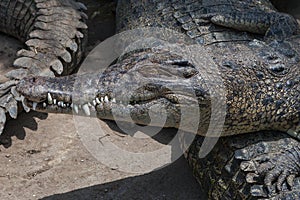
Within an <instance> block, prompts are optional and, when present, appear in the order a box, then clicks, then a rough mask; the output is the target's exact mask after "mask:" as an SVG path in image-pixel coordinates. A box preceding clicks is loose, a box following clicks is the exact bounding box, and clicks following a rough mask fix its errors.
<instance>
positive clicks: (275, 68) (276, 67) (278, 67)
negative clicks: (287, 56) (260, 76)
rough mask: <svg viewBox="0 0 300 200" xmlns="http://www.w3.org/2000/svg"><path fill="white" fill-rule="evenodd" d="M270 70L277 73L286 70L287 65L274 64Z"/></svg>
mask: <svg viewBox="0 0 300 200" xmlns="http://www.w3.org/2000/svg"><path fill="white" fill-rule="evenodd" d="M270 70H271V71H272V72H275V73H281V72H283V71H284V70H285V67H284V65H282V64H279V65H272V66H270Z"/></svg>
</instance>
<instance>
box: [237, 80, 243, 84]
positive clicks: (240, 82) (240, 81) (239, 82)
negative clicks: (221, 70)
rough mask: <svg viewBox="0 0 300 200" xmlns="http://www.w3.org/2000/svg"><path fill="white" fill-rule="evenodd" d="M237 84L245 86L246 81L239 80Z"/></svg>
mask: <svg viewBox="0 0 300 200" xmlns="http://www.w3.org/2000/svg"><path fill="white" fill-rule="evenodd" d="M237 82H238V84H240V85H244V84H245V81H244V80H241V79H238V80H237Z"/></svg>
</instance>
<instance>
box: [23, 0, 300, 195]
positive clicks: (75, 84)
mask: <svg viewBox="0 0 300 200" xmlns="http://www.w3.org/2000/svg"><path fill="white" fill-rule="evenodd" d="M242 13H246V14H242ZM117 18H118V23H117V27H118V30H119V31H122V30H129V29H134V28H138V27H141V26H142V27H153V26H154V27H163V28H169V29H172V30H175V31H180V32H183V33H185V34H186V35H187V36H188V37H189V38H190V43H185V42H186V41H185V40H182V41H181V40H180V41H177V42H179V43H184V44H195V43H197V44H201V45H203V48H204V49H205V53H206V54H207V55H210V56H211V57H210V58H211V59H212V61H213V62H212V63H213V66H207V65H200V66H199V65H195V63H193V62H192V61H191V60H189V59H188V58H187V57H185V56H183V55H181V54H180V53H181V52H177V51H170V49H168V47H166V45H164V44H163V43H162V44H158V45H157V46H154V47H153V46H152V47H149V48H146V49H140V50H138V51H132V52H129V53H127V54H125V55H123V56H122V57H120V58H119V59H118V60H117V62H116V63H115V64H113V65H111V66H110V67H108V68H107V69H106V70H105V71H104V73H103V74H97V75H95V74H87V75H82V76H77V77H76V76H70V77H61V78H47V77H46V78H45V77H28V78H25V79H24V80H22V81H21V82H20V84H19V85H18V88H17V89H18V91H20V92H21V93H22V94H23V95H24V96H25V97H26V98H27V99H28V105H29V106H31V107H34V108H35V109H36V110H40V111H44V112H59V113H72V108H73V110H74V112H75V113H78V114H83V115H84V114H85V115H88V116H95V117H99V118H101V119H115V117H116V116H118V117H122V116H127V115H128V114H130V116H131V117H132V118H133V121H134V122H136V123H139V124H145V125H147V124H149V122H150V116H149V114H148V112H149V110H150V108H153V107H154V108H156V109H154V116H155V117H154V118H155V119H158V120H156V121H157V123H159V122H160V121H161V120H162V119H161V116H162V115H163V113H162V111H161V107H164V108H165V110H166V111H167V116H166V123H165V124H164V126H166V127H176V128H179V126H180V122H181V121H180V120H181V118H180V116H181V113H182V112H183V111H187V112H188V113H193V112H194V110H195V108H196V107H193V106H192V105H197V107H198V108H199V112H200V115H201V120H200V122H199V129H198V130H197V131H196V132H197V133H198V134H200V135H201V134H202V135H205V133H206V131H207V129H208V124H209V123H210V122H211V121H210V120H209V119H210V117H211V116H212V114H211V104H212V103H211V102H212V101H213V99H218V98H219V96H218V95H216V96H214V95H215V93H210V90H211V87H215V88H218V87H217V86H219V85H218V82H216V80H217V79H215V78H216V77H217V76H219V77H221V80H222V83H223V84H224V86H225V89H226V96H225V97H226V98H225V99H223V100H224V101H225V102H226V116H225V123H224V127H223V131H222V132H221V134H222V135H223V136H229V135H238V134H241V133H248V132H254V131H261V130H274V131H275V130H277V131H283V132H289V133H293V134H294V136H295V135H296V133H297V131H298V129H299V122H300V120H299V117H300V113H299V111H300V105H299V97H300V96H299V95H300V87H299V81H300V80H299V77H300V76H299V74H300V71H299V70H300V69H299V60H300V57H299V52H300V49H299V48H300V45H299V43H300V38H299V37H298V36H292V35H293V34H295V33H296V32H297V25H296V22H295V20H294V19H293V18H291V17H290V16H288V15H286V14H282V13H278V12H276V11H275V10H274V9H273V7H272V5H271V4H270V2H268V1H252V0H247V1H237V0H232V1H229V0H223V1H218V2H217V3H216V1H201V2H200V1H186V2H182V1H163V2H161V1H154V0H148V1H134V2H133V1H119V4H118V17H117ZM258 22H259V23H258ZM237 27H239V29H241V30H239V31H237V30H235V29H236V28H237ZM249 27H251V28H249ZM234 28H235V29H234ZM277 28H278V29H277ZM245 31H251V33H249V32H245ZM257 34H262V35H257ZM145 36H146V35H145ZM166 37H168V34H166ZM253 39H260V40H264V41H265V42H263V41H258V40H253ZM143 42H145V41H143ZM150 43H151V41H150ZM171 46H172V45H171ZM175 46H176V45H175ZM179 46H180V45H179ZM173 47H174V46H173ZM177 47H178V46H177ZM203 53H204V52H203ZM202 55H204V54H202ZM203 59H206V58H205V56H203ZM214 71H219V72H220V73H219V74H216V73H214ZM207 74H208V77H206V75H207ZM206 78H207V79H206ZM152 79H154V80H155V82H154V83H153V82H151V81H150V80H152ZM119 80H122V81H123V82H121V83H119V82H118V81H119ZM139 81H142V83H145V82H147V81H149V82H150V83H151V84H146V85H141V86H140V87H138V89H137V90H136V91H135V93H133V94H132V96H128V92H129V91H130V86H134V85H138V83H139ZM207 82H208V83H209V84H208V86H207V84H206V83H207ZM216 83H217V84H216ZM120 84H121V85H120ZM170 88H172V89H173V90H170ZM176 89H178V91H177V90H176ZM174 90H175V91H176V92H177V93H175V92H174ZM191 91H192V92H191ZM193 92H194V94H195V97H193V95H191V94H192V93H193ZM214 92H216V91H214ZM216 93H218V91H217V92H216ZM76 97H77V98H76ZM221 100H222V99H221ZM124 102H127V103H124ZM155 106H156V107H155ZM113 111H114V113H113ZM152 111H153V110H152ZM194 116H195V117H190V118H188V123H187V124H188V125H189V124H193V123H195V121H194V120H195V118H198V116H196V115H194ZM119 119H121V118H119ZM122 120H126V119H124V118H122ZM212 120H215V121H217V120H218V118H213V119H212ZM152 125H158V124H155V123H154V124H152ZM184 128H187V129H186V130H187V131H190V130H188V128H189V126H185V127H184ZM184 128H183V129H184ZM216 134H217V133H216ZM263 134H264V133H262V132H258V133H252V134H251V135H249V136H246V135H241V136H234V137H236V138H234V137H228V138H223V139H221V142H219V144H218V145H217V146H216V150H214V151H213V152H212V153H211V154H210V155H209V156H208V157H207V158H206V159H204V160H201V159H199V156H198V153H199V148H200V146H201V145H200V144H199V142H200V141H201V139H199V138H198V139H196V141H195V142H194V143H193V144H192V146H191V149H190V151H189V153H188V154H187V155H188V158H189V160H190V163H191V165H192V166H193V168H194V170H195V172H196V176H197V177H200V178H199V182H200V183H202V184H204V185H205V183H206V182H205V180H208V181H209V183H211V184H208V185H211V187H212V188H211V189H210V190H209V193H210V195H211V197H212V198H219V199H226V198H227V199H232V198H233V197H236V198H255V197H254V196H259V195H262V196H264V195H263V194H258V195H257V194H256V193H255V191H257V189H256V190H255V187H256V186H255V187H254V191H252V193H250V192H249V190H248V192H247V188H248V187H250V185H251V184H253V183H252V182H253V181H251V179H250V178H248V179H246V181H247V182H245V179H244V177H243V176H242V177H240V176H238V177H236V176H234V175H235V173H240V174H244V175H245V172H242V171H241V170H244V171H246V173H248V171H249V170H248V169H247V167H245V166H246V165H250V164H251V162H256V166H255V167H256V168H257V169H259V170H257V172H256V173H257V174H258V176H262V177H266V179H265V182H264V183H263V182H260V183H258V184H262V185H265V186H267V187H269V185H270V182H272V183H273V181H272V180H273V177H275V179H276V178H277V177H278V176H279V177H280V178H279V179H278V182H277V183H278V188H279V189H281V188H280V185H281V184H280V183H281V182H282V180H285V177H288V175H290V174H291V175H292V176H289V178H287V179H288V180H289V182H291V181H290V180H292V177H293V175H295V174H298V173H299V167H298V166H297V165H298V163H299V156H298V155H299V153H298V152H299V149H298V148H296V145H297V143H292V142H291V144H294V147H293V148H292V147H290V148H288V147H289V146H288V145H285V146H284V145H283V147H282V146H278V147H276V146H275V145H276V144H279V143H280V141H276V137H277V136H276V135H267V136H266V138H270V141H271V142H270V143H271V144H270V145H267V146H275V147H274V148H273V150H272V151H270V152H262V153H260V154H263V153H265V154H266V155H265V156H268V157H270V159H269V162H268V160H263V161H255V159H256V160H259V159H260V157H257V156H256V155H253V156H248V157H246V158H245V156H242V155H241V154H240V155H239V154H238V153H236V154H237V155H236V157H233V153H234V151H236V150H238V149H242V150H239V151H242V152H243V153H244V154H247V152H249V154H252V153H253V152H254V151H256V150H259V146H260V145H261V143H259V140H256V138H259V137H264V136H263ZM217 135H218V134H217ZM260 135H262V136H260ZM277 135H279V134H277ZM258 136H259V137H258ZM278 137H279V136H278ZM285 137H287V136H285ZM251 138H254V139H255V140H254V142H253V144H254V147H253V148H252V149H251V148H250V149H247V148H248V146H249V145H250V144H251V141H252V139H251ZM235 142H236V143H235ZM183 143H184V142H183ZM272 144H273V145H272ZM285 144H286V143H285ZM236 146H238V147H236ZM244 147H245V149H243V148H244ZM218 149H219V150H220V149H221V151H222V153H224V154H226V156H225V157H223V159H220V160H219V159H218V158H219V156H220V155H219V152H218ZM278 150H282V151H280V152H279V153H278V154H274V153H273V152H275V151H278ZM239 151H237V152H239ZM245 152H246V153H245ZM258 156H259V155H258ZM211 160H213V161H211ZM242 160H243V161H244V160H245V161H246V162H243V164H242V165H241V169H240V168H239V164H237V165H236V169H235V170H236V171H231V172H229V175H228V180H226V181H225V182H222V181H220V182H218V184H217V187H215V184H213V182H214V180H215V179H214V178H213V176H217V177H219V178H222V177H223V175H224V173H225V172H223V170H224V169H226V168H227V166H225V164H226V163H230V162H236V163H241V161H242ZM211 162H212V163H213V166H214V167H207V166H211V165H212V163H211ZM199 163H200V164H199ZM201 163H204V165H201ZM249 163H250V164H249ZM264 163H265V164H264ZM287 165H289V166H290V167H289V168H286V166H287ZM265 166H266V167H265ZM284 168H286V169H288V170H286V171H284V170H283V169H284ZM264 169H267V170H264ZM202 170H208V172H210V173H202ZM254 171H255V170H254ZM264 171H267V175H266V176H265V174H264ZM282 172H284V173H282ZM268 173H269V174H268ZM280 174H283V175H282V176H281V175H280ZM285 174H286V175H287V176H285ZM249 177H251V174H250V175H249ZM224 188H225V189H224ZM224 191H226V196H224V195H223V194H225V193H224ZM297 191H299V189H298V188H293V190H292V191H291V192H280V191H278V190H276V192H278V193H276V194H273V195H272V193H269V194H268V195H272V196H277V197H284V196H286V197H290V195H295V196H296V195H297V194H298V193H297ZM215 194H216V195H215Z"/></svg>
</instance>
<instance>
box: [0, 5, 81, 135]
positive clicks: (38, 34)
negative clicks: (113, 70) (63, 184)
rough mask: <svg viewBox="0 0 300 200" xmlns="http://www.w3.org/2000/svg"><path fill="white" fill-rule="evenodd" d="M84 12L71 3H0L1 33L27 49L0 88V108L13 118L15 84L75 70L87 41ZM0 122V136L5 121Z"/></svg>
mask: <svg viewBox="0 0 300 200" xmlns="http://www.w3.org/2000/svg"><path fill="white" fill-rule="evenodd" d="M84 9H86V8H85V6H84V5H83V4H81V3H79V2H76V1H73V0H1V1H0V17H1V19H0V30H1V31H2V32H4V33H7V34H9V35H11V36H14V37H16V38H18V39H19V40H21V41H22V42H24V43H25V44H26V45H27V46H26V47H25V49H22V50H20V51H19V53H18V55H17V56H18V57H17V59H16V60H15V61H14V64H13V66H14V67H15V68H16V69H15V70H12V71H10V72H8V73H7V75H6V76H7V77H8V78H10V79H11V81H9V82H6V83H1V84H0V98H1V99H2V100H3V101H2V102H1V105H0V106H1V107H2V108H3V110H5V112H8V113H9V115H10V116H11V117H12V118H16V117H17V101H16V99H14V96H13V95H12V94H11V88H12V87H14V86H15V85H16V84H17V82H18V80H20V79H21V78H24V77H26V76H28V75H45V76H54V75H67V74H71V73H72V72H74V71H75V70H76V68H77V66H78V63H79V62H80V61H81V58H82V57H83V54H84V47H85V43H86V41H87V37H86V28H87V26H86V25H85V23H84V22H85V19H86V15H85V14H84V13H83V10H84ZM18 100H20V98H19V99H18ZM20 103H21V102H20ZM0 117H3V115H1V116H0ZM0 120H1V123H0V134H1V133H2V130H3V127H2V126H3V125H4V124H5V121H6V118H3V119H2V118H1V119H0Z"/></svg>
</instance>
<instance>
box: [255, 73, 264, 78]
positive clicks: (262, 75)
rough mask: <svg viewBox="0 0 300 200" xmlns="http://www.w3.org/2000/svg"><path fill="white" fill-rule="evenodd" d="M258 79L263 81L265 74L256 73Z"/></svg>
mask: <svg viewBox="0 0 300 200" xmlns="http://www.w3.org/2000/svg"><path fill="white" fill-rule="evenodd" d="M256 76H257V78H259V79H262V78H263V77H264V74H263V73H262V72H257V73H256Z"/></svg>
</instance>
